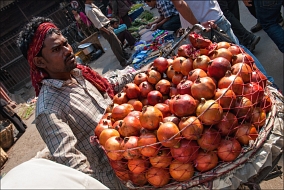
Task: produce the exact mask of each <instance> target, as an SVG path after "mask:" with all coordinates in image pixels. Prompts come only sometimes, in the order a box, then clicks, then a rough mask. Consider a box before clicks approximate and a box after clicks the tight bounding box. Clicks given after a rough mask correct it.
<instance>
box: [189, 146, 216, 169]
mask: <svg viewBox="0 0 284 190" xmlns="http://www.w3.org/2000/svg"><path fill="white" fill-rule="evenodd" d="M194 164H195V165H194V167H195V168H196V169H197V170H198V171H200V172H206V171H209V170H211V169H213V168H215V167H216V166H217V165H218V156H217V154H216V153H215V152H213V151H204V150H199V152H198V155H197V158H196V159H195V161H194Z"/></svg>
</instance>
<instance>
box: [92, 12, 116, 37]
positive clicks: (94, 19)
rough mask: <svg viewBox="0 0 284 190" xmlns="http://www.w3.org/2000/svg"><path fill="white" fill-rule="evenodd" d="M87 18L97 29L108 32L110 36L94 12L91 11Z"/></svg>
mask: <svg viewBox="0 0 284 190" xmlns="http://www.w3.org/2000/svg"><path fill="white" fill-rule="evenodd" d="M86 14H87V17H88V18H89V19H90V21H91V22H92V23H93V24H94V26H95V27H96V28H98V29H99V30H102V31H104V32H106V33H107V34H110V33H109V31H108V29H106V28H105V27H104V26H103V24H102V23H101V22H100V20H99V19H98V17H97V16H96V15H95V14H94V13H93V10H89V11H88V12H87V13H86Z"/></svg>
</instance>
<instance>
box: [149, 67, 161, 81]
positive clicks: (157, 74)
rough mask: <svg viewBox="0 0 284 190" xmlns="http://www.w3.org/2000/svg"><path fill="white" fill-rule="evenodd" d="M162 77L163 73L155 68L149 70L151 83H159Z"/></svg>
mask: <svg viewBox="0 0 284 190" xmlns="http://www.w3.org/2000/svg"><path fill="white" fill-rule="evenodd" d="M161 78H162V75H161V73H160V72H159V71H156V70H155V69H153V68H152V69H151V70H150V71H149V72H148V82H149V83H151V84H157V82H159V80H161Z"/></svg>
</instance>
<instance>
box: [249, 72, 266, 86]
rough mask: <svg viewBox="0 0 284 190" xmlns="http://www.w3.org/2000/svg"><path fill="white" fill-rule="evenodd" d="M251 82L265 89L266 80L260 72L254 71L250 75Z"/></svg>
mask: <svg viewBox="0 0 284 190" xmlns="http://www.w3.org/2000/svg"><path fill="white" fill-rule="evenodd" d="M251 82H255V83H257V84H258V85H259V86H261V87H262V88H263V89H265V87H266V82H267V78H266V76H265V75H264V74H263V73H262V72H261V71H259V70H254V71H252V73H251Z"/></svg>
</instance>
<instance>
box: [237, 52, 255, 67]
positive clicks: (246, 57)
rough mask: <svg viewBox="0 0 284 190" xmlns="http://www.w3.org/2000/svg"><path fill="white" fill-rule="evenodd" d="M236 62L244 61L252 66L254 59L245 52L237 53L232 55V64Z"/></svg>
mask: <svg viewBox="0 0 284 190" xmlns="http://www.w3.org/2000/svg"><path fill="white" fill-rule="evenodd" d="M243 52H244V51H243ZM236 63H246V64H248V65H249V66H250V67H252V66H253V64H254V59H253V58H252V57H251V56H250V55H249V54H247V53H239V54H237V55H233V57H232V65H235V64H236Z"/></svg>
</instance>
